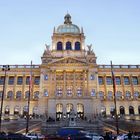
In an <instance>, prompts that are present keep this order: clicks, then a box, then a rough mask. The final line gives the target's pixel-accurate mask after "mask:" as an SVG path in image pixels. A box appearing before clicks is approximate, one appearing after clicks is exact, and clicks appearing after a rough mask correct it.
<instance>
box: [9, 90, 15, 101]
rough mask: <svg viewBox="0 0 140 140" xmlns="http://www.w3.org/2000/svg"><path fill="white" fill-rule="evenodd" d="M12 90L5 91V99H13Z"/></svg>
mask: <svg viewBox="0 0 140 140" xmlns="http://www.w3.org/2000/svg"><path fill="white" fill-rule="evenodd" d="M13 95H14V94H13V91H8V93H7V99H10V100H12V99H13Z"/></svg>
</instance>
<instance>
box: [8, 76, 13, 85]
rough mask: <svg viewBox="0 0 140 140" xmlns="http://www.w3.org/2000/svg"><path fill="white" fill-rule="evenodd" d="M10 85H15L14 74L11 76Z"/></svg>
mask: <svg viewBox="0 0 140 140" xmlns="http://www.w3.org/2000/svg"><path fill="white" fill-rule="evenodd" d="M8 85H14V76H10V77H9V81H8Z"/></svg>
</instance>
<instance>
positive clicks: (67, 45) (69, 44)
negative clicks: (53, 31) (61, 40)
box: [66, 41, 72, 50]
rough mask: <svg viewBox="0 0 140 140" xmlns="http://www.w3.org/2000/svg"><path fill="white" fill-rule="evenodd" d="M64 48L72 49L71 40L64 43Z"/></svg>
mask: <svg viewBox="0 0 140 140" xmlns="http://www.w3.org/2000/svg"><path fill="white" fill-rule="evenodd" d="M66 50H72V47H71V42H69V41H68V42H67V43H66Z"/></svg>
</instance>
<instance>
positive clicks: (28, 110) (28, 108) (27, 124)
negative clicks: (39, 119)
mask: <svg viewBox="0 0 140 140" xmlns="http://www.w3.org/2000/svg"><path fill="white" fill-rule="evenodd" d="M31 80H32V61H31V65H30V80H29V96H28V104H27V117H26V119H27V122H26V134H27V133H28V132H29V119H30V118H29V117H30V116H29V115H30V114H29V112H30V95H31V86H32V85H31V83H32V82H31Z"/></svg>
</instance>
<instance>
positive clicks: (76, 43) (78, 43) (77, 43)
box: [75, 42, 80, 51]
mask: <svg viewBox="0 0 140 140" xmlns="http://www.w3.org/2000/svg"><path fill="white" fill-rule="evenodd" d="M75 50H77V51H79V50H80V42H75Z"/></svg>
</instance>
